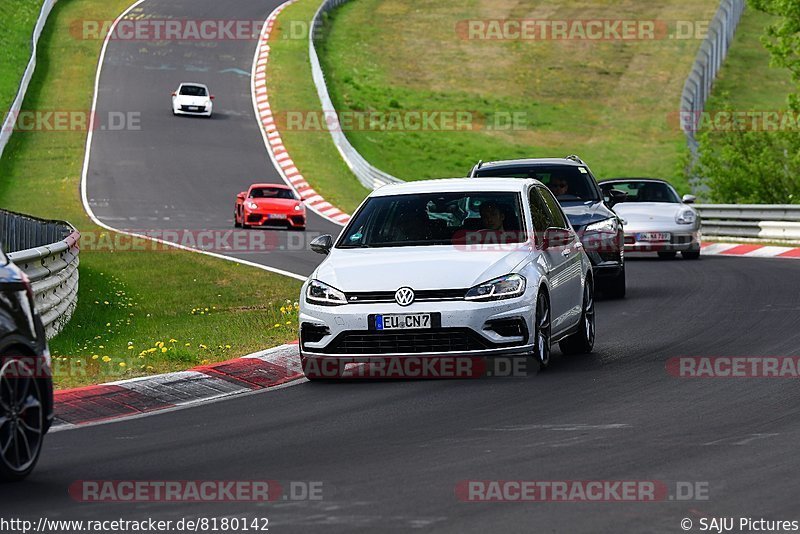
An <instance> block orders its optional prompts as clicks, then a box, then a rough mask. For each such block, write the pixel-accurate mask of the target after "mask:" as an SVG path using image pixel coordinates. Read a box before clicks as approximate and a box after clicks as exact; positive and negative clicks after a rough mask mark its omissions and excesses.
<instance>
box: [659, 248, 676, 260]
mask: <svg viewBox="0 0 800 534" xmlns="http://www.w3.org/2000/svg"><path fill="white" fill-rule="evenodd" d="M677 255H678V253H677V252H673V251H669V250H662V251H659V253H658V257H659V258H661V259H662V260H674V259H675V256H677Z"/></svg>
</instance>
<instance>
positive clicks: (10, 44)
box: [0, 0, 42, 116]
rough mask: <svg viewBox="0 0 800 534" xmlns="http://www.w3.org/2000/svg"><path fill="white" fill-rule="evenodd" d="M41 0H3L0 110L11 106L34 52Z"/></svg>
mask: <svg viewBox="0 0 800 534" xmlns="http://www.w3.org/2000/svg"><path fill="white" fill-rule="evenodd" d="M41 8H42V0H0V65H2V67H0V112H2V113H1V114H2V115H3V116H5V113H6V112H7V111H8V109H9V108H10V107H11V104H12V103H13V102H14V98H15V97H16V96H17V91H18V90H19V82H20V80H21V79H22V74H23V73H24V72H25V67H26V66H27V65H28V60H29V59H30V56H31V37H32V35H33V27H34V26H35V25H36V19H37V17H38V16H39V10H40V9H41Z"/></svg>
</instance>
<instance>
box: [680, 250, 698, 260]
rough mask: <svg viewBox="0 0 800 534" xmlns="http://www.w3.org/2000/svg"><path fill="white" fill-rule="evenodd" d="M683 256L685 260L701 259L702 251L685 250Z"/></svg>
mask: <svg viewBox="0 0 800 534" xmlns="http://www.w3.org/2000/svg"><path fill="white" fill-rule="evenodd" d="M681 257H682V258H683V259H684V260H699V259H700V251H699V250H684V251H683V252H681Z"/></svg>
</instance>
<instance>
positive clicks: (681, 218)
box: [675, 209, 697, 224]
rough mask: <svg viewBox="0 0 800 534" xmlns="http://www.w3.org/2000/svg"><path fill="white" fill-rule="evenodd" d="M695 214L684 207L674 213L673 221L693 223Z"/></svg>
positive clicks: (695, 218)
mask: <svg viewBox="0 0 800 534" xmlns="http://www.w3.org/2000/svg"><path fill="white" fill-rule="evenodd" d="M696 220H697V214H695V212H694V211H692V210H690V209H684V210H681V211H679V212H678V213H677V214H675V222H676V223H678V224H694V222H695V221H696Z"/></svg>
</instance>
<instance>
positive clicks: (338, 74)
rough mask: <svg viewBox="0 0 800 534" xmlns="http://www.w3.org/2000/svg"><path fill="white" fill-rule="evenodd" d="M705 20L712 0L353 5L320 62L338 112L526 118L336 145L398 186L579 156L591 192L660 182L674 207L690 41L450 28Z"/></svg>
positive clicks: (683, 188)
mask: <svg viewBox="0 0 800 534" xmlns="http://www.w3.org/2000/svg"><path fill="white" fill-rule="evenodd" d="M311 3H314V4H315V2H311ZM300 5H304V4H303V3H302V2H301V3H300ZM717 7H718V2H717V1H715V0H703V1H701V2H697V1H692V0H669V1H665V2H658V3H654V2H635V1H626V2H622V3H619V2H611V1H610V0H579V1H575V2H569V3H565V2H561V1H559V0H541V1H536V2H533V1H532V0H504V1H502V2H500V3H497V2H493V1H489V0H470V1H468V2H463V1H456V0H420V1H418V2H414V3H413V5H412V4H410V3H408V2H406V1H404V0H354V1H352V2H349V3H347V4H345V5H344V6H343V7H341V8H340V9H338V10H337V11H336V12H335V13H334V16H333V17H332V23H331V24H330V25H329V26H328V30H327V33H328V36H327V39H326V40H325V42H324V46H323V49H322V51H321V60H322V62H323V68H324V70H325V73H326V76H327V79H328V81H329V88H330V91H331V94H332V98H333V100H334V105H335V107H336V108H337V109H338V110H340V111H354V112H359V111H381V112H386V111H392V110H400V111H419V110H438V111H471V112H474V113H475V114H476V116H479V117H484V116H488V117H491V116H492V115H493V114H495V113H498V112H505V113H514V112H518V113H521V114H523V117H525V121H524V123H523V124H522V127H521V128H517V129H513V130H508V129H494V130H488V129H486V128H482V129H480V130H478V131H411V132H408V131H406V132H397V131H374V130H373V131H350V132H348V138H349V139H350V141H351V142H352V144H353V145H354V146H355V147H356V148H357V149H358V150H359V151H360V152H361V153H362V154H363V155H364V156H365V157H366V158H367V159H368V160H369V161H370V162H371V163H373V164H374V165H376V166H377V167H379V168H381V169H383V170H385V171H387V172H389V173H391V174H394V175H396V176H398V177H400V178H403V179H405V180H416V179H422V178H430V177H442V176H463V175H464V174H465V173H466V172H467V171H468V170H469V169H470V167H471V166H472V165H473V164H474V163H475V162H476V161H477V160H479V159H483V160H494V159H502V158H517V157H541V156H564V155H567V154H572V153H577V154H580V155H581V157H582V158H583V159H584V160H585V161H587V163H589V165H591V167H592V169H593V170H594V171H595V173H596V174H597V175H598V176H599V177H601V178H610V177H614V176H620V175H622V176H655V177H662V178H667V179H670V180H671V181H672V182H673V183H674V184H675V185H676V186H677V188H678V189H679V191H680V192H682V193H685V192H688V184H687V181H686V178H685V177H684V176H683V174H682V173H681V171H680V163H681V162H682V161H683V158H684V155H685V139H684V137H683V134H682V133H681V131H680V130H679V129H678V127H677V121H676V120H670V118H671V114H674V113H675V112H676V111H677V110H678V106H679V98H680V93H681V90H682V88H683V83H684V81H685V79H686V76H687V74H688V72H689V70H690V67H691V64H692V61H693V60H694V56H695V54H696V52H697V49H698V47H699V44H700V41H698V40H680V39H674V40H671V39H656V40H645V41H627V42H623V41H591V42H586V41H584V42H578V41H474V40H472V41H468V40H464V39H461V38H459V37H458V35H457V33H456V25H457V24H458V23H459V21H463V20H468V19H487V18H488V19H502V18H545V17H546V18H549V19H566V20H570V19H638V20H652V19H656V20H666V21H674V20H709V19H710V18H711V17H712V16H713V14H714V12H715V10H716V8H717ZM300 81H302V80H300ZM302 85H303V84H300V83H298V84H297V86H296V87H298V88H302ZM315 146H318V145H315ZM295 159H296V160H297V159H298V158H296V157H295ZM299 163H300V164H301V165H303V164H304V163H305V161H300V162H299ZM301 170H302V168H301ZM311 178H312V183H314V184H315V182H313V179H314V177H311ZM315 185H316V184H315Z"/></svg>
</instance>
